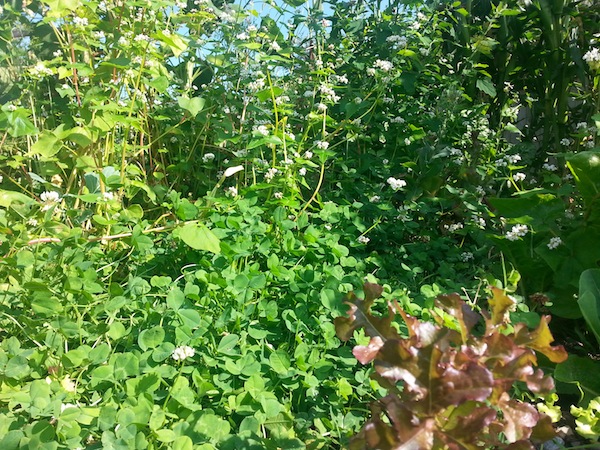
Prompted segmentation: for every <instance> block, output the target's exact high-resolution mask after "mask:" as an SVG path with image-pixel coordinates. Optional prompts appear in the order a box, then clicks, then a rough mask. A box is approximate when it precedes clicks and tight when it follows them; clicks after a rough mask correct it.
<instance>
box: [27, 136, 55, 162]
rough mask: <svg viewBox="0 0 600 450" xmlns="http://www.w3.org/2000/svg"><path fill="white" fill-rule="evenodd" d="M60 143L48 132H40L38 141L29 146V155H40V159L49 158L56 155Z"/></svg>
mask: <svg viewBox="0 0 600 450" xmlns="http://www.w3.org/2000/svg"><path fill="white" fill-rule="evenodd" d="M61 146H62V142H61V141H60V139H58V138H57V137H56V136H55V135H54V134H53V133H51V132H50V131H44V132H42V133H41V134H40V135H39V137H38V140H37V141H36V142H35V143H34V144H33V145H32V146H31V151H30V152H29V155H40V156H41V157H42V158H50V157H52V156H54V155H56V154H57V153H58V151H59V150H60V148H61Z"/></svg>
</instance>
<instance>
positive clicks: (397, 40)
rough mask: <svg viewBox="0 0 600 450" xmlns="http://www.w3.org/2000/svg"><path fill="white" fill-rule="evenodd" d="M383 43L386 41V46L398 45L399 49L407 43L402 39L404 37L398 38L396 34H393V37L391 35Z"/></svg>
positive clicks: (404, 38)
mask: <svg viewBox="0 0 600 450" xmlns="http://www.w3.org/2000/svg"><path fill="white" fill-rule="evenodd" d="M385 41H386V42H387V43H388V44H396V45H398V46H399V47H405V46H406V44H407V42H408V41H407V40H406V37H404V36H399V35H397V34H393V35H391V36H388V37H387V38H386V39H385Z"/></svg>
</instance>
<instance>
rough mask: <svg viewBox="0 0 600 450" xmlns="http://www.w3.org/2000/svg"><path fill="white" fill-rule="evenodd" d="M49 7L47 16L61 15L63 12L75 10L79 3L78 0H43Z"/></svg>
mask: <svg viewBox="0 0 600 450" xmlns="http://www.w3.org/2000/svg"><path fill="white" fill-rule="evenodd" d="M43 2H44V3H45V4H46V5H48V6H49V7H50V11H49V12H48V16H49V17H62V16H63V14H65V13H67V14H68V13H69V12H70V11H75V10H76V9H77V8H79V6H80V5H81V1H80V0H43Z"/></svg>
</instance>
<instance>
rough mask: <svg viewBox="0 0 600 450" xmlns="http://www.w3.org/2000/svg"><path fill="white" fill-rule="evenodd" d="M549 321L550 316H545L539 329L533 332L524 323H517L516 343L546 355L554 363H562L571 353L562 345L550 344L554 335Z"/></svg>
mask: <svg viewBox="0 0 600 450" xmlns="http://www.w3.org/2000/svg"><path fill="white" fill-rule="evenodd" d="M548 323H550V316H543V317H542V319H541V320H540V324H539V325H538V327H537V329H535V330H534V331H531V332H530V331H529V330H528V329H527V327H526V326H525V325H524V324H522V323H519V324H517V325H515V343H516V344H517V345H524V346H526V347H529V348H532V349H534V350H536V351H538V352H540V353H542V354H544V355H546V357H547V358H548V359H549V360H550V361H552V362H554V363H561V362H563V361H566V360H567V357H568V356H569V355H568V354H567V351H566V350H565V348H564V347H563V346H562V345H556V346H552V345H550V344H552V342H554V337H552V333H551V332H550V328H549V327H548Z"/></svg>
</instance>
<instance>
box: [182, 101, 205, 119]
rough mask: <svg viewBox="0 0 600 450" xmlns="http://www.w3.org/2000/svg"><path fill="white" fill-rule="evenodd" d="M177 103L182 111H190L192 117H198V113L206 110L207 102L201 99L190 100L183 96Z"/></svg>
mask: <svg viewBox="0 0 600 450" xmlns="http://www.w3.org/2000/svg"><path fill="white" fill-rule="evenodd" d="M177 103H178V104H179V106H180V107H181V108H182V109H185V110H186V111H188V112H189V113H190V114H191V115H192V117H196V116H197V115H198V113H199V112H200V111H202V108H204V104H205V103H206V100H204V99H203V98H201V97H192V98H189V97H185V96H181V97H178V98H177Z"/></svg>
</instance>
